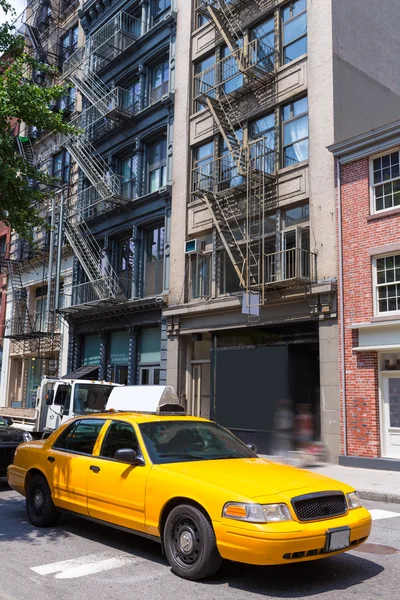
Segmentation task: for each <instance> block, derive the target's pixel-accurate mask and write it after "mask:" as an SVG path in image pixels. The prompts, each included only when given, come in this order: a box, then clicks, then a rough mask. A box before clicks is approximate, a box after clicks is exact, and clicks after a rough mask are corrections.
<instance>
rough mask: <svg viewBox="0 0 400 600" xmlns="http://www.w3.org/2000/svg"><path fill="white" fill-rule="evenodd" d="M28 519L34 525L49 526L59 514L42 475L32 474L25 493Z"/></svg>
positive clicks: (55, 520)
mask: <svg viewBox="0 0 400 600" xmlns="http://www.w3.org/2000/svg"><path fill="white" fill-rule="evenodd" d="M26 512H27V513H28V519H29V521H30V522H31V523H32V525H35V526H36V527H51V526H52V525H54V524H55V523H56V522H57V519H58V517H59V516H60V513H59V511H58V510H57V508H56V507H55V505H54V502H53V500H52V497H51V492H50V488H49V484H48V483H47V481H46V478H45V477H43V475H33V477H31V480H30V481H29V483H28V489H27V493H26Z"/></svg>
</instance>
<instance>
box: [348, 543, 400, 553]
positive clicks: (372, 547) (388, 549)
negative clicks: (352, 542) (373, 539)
mask: <svg viewBox="0 0 400 600" xmlns="http://www.w3.org/2000/svg"><path fill="white" fill-rule="evenodd" d="M357 552H366V553H367V554H398V553H399V552H400V550H399V549H398V548H393V547H392V546H385V545H383V544H363V545H362V546H360V547H359V548H357Z"/></svg>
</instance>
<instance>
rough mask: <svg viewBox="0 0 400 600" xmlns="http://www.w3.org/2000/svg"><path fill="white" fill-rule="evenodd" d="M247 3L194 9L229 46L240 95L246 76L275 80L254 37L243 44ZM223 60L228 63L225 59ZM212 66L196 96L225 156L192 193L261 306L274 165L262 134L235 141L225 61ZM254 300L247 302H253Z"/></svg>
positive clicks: (238, 0)
mask: <svg viewBox="0 0 400 600" xmlns="http://www.w3.org/2000/svg"><path fill="white" fill-rule="evenodd" d="M245 4H246V1H244V0H231V1H230V2H229V3H228V2H227V1H226V0H203V2H200V4H199V6H198V12H199V13H200V14H203V15H204V16H206V17H207V18H208V19H209V20H210V21H211V23H213V25H214V27H215V28H216V29H217V31H219V33H220V34H221V35H222V37H223V38H224V40H225V42H226V44H227V46H228V47H229V49H230V51H231V53H232V54H231V56H230V57H228V60H232V59H233V60H234V61H235V63H236V70H235V73H236V75H237V74H242V75H243V77H244V80H243V81H244V86H243V88H244V89H243V90H242V92H241V93H246V89H245V88H246V81H247V79H250V78H251V80H252V81H253V82H254V81H255V82H256V84H257V83H258V84H262V83H265V82H266V81H272V79H273V73H270V72H267V70H266V69H265V68H263V67H262V66H261V67H260V66H259V65H258V64H257V62H258V58H257V56H258V47H257V43H258V40H254V41H253V42H250V43H249V44H247V45H246V46H243V44H242V43H241V42H242V41H243V31H242V29H241V27H240V21H239V19H238V11H239V10H240V9H241V8H243V6H244V5H245ZM223 60H225V61H226V58H225V59H223ZM225 64H226V63H225ZM221 67H222V68H221ZM214 68H215V75H214V77H213V78H211V81H212V84H211V83H210V81H209V82H207V78H206V77H204V78H201V75H200V76H198V77H199V81H198V84H199V85H198V90H199V94H198V96H197V98H196V99H197V100H198V101H199V102H201V103H202V104H203V105H204V106H205V108H206V109H207V110H208V111H209V112H210V114H211V115H212V116H213V119H214V121H215V124H216V125H217V128H218V130H219V132H220V134H221V136H222V138H223V139H224V141H225V145H226V148H227V150H228V154H227V155H223V156H221V157H220V158H219V159H218V160H217V161H213V163H212V165H211V164H209V165H206V167H205V168H204V167H203V171H202V172H201V173H200V174H199V172H197V173H196V174H195V183H196V185H195V193H196V194H197V195H199V196H200V197H202V198H203V200H204V202H205V203H206V205H207V207H208V209H209V211H210V214H211V216H212V219H213V222H214V225H215V227H216V230H217V231H218V233H219V236H220V238H221V242H222V244H223V246H224V248H225V250H226V252H227V254H228V256H229V258H230V260H231V262H232V264H233V266H234V268H235V271H236V273H237V275H238V277H239V282H240V285H241V287H242V288H244V289H245V290H246V292H247V293H248V294H249V295H254V296H256V301H257V304H262V303H263V302H264V297H265V292H264V283H265V281H264V278H265V272H264V221H265V200H266V195H267V189H268V187H269V186H270V185H271V183H272V182H275V181H276V180H275V174H274V169H270V166H271V165H270V162H271V159H273V154H275V152H274V151H273V150H271V149H268V148H267V146H266V142H265V139H264V138H262V139H259V140H255V141H250V142H249V141H247V140H245V142H244V143H243V142H242V141H241V139H239V137H238V135H237V133H236V132H237V130H238V129H240V128H241V124H240V118H239V115H238V114H237V111H236V110H235V108H234V106H233V103H232V102H231V101H230V98H229V93H226V92H225V86H224V84H223V83H221V82H217V83H216V80H217V78H218V77H220V76H221V75H220V74H221V73H223V64H221V65H218V64H217V65H215V67H214ZM235 73H234V74H233V76H235ZM231 77H232V75H231ZM207 170H208V171H211V173H209V172H206V171H207ZM210 175H211V176H210ZM199 181H200V185H198V184H199ZM210 182H211V183H210ZM203 183H205V185H203ZM249 302H250V300H249ZM254 304H255V303H254V301H251V305H252V306H254Z"/></svg>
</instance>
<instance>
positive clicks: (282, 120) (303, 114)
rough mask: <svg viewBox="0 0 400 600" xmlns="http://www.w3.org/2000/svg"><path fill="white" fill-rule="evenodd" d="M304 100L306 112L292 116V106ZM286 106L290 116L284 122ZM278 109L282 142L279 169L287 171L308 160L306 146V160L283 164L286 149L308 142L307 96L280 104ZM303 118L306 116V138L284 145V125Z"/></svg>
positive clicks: (308, 149)
mask: <svg viewBox="0 0 400 600" xmlns="http://www.w3.org/2000/svg"><path fill="white" fill-rule="evenodd" d="M305 98H306V99H307V111H306V112H303V113H301V114H299V115H296V116H294V114H293V113H294V111H293V106H294V104H296V102H299V101H300V100H304V99H305ZM287 106H290V113H291V116H290V117H289V119H287V120H286V121H285V119H284V110H285V108H286V107H287ZM279 109H280V113H281V118H280V136H281V142H282V146H281V148H282V154H281V168H282V169H287V168H290V167H297V166H298V165H300V164H302V163H304V162H306V161H308V160H309V158H310V146H309V144H308V147H307V158H304V159H303V160H299V161H298V162H295V163H293V164H291V165H286V164H285V162H286V148H289V147H291V146H294V145H295V144H298V143H299V142H302V141H304V140H307V141H308V142H309V140H310V121H309V109H310V107H309V103H308V95H305V96H300V97H298V98H293V99H292V100H291V101H290V102H285V103H283V104H281V105H280V107H279ZM305 116H307V137H304V138H299V139H297V140H296V141H295V142H291V143H290V144H286V145H285V125H288V124H291V123H294V122H295V121H298V120H300V119H302V118H303V117H305Z"/></svg>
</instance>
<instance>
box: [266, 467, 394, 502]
mask: <svg viewBox="0 0 400 600" xmlns="http://www.w3.org/2000/svg"><path fill="white" fill-rule="evenodd" d="M263 458H267V459H268V460H277V459H274V458H273V457H271V456H263ZM306 469H307V470H310V471H314V472H315V473H321V475H326V476H327V477H332V479H337V480H339V481H343V483H347V484H349V485H352V486H354V488H355V489H356V490H357V491H358V493H359V494H360V497H361V498H363V499H364V500H375V501H378V502H393V503H399V504H400V472H399V471H380V470H377V469H357V468H355V467H341V466H339V465H330V464H325V465H321V466H318V467H308V468H307V467H306Z"/></svg>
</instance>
